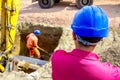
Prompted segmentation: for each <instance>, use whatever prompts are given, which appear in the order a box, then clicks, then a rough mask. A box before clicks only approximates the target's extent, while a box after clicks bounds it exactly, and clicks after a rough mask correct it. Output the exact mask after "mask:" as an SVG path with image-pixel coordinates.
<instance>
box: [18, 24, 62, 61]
mask: <svg viewBox="0 0 120 80" xmlns="http://www.w3.org/2000/svg"><path fill="white" fill-rule="evenodd" d="M36 29H38V30H40V31H41V36H40V37H39V40H38V46H39V47H40V48H42V49H44V50H45V51H47V52H48V53H49V54H52V53H53V52H54V49H55V48H56V47H57V46H58V44H59V39H60V37H61V35H62V32H63V31H62V28H61V27H49V25H46V26H45V25H33V24H31V23H21V25H19V27H18V31H19V34H17V37H16V43H17V44H16V46H17V47H19V55H23V56H29V52H28V49H27V48H26V36H27V35H28V34H29V33H33V32H34V30H36ZM18 39H20V40H19V41H20V42H18ZM39 51H40V53H41V55H44V59H45V60H47V61H49V58H50V56H49V55H48V54H46V53H45V52H44V51H41V50H39ZM17 52H18V50H17ZM17 52H16V53H17Z"/></svg>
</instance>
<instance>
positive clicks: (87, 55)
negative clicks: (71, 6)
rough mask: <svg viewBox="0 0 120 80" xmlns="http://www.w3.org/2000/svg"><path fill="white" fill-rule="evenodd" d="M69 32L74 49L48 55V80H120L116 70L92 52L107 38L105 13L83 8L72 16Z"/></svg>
mask: <svg viewBox="0 0 120 80" xmlns="http://www.w3.org/2000/svg"><path fill="white" fill-rule="evenodd" d="M71 28H72V30H73V34H72V37H73V40H74V43H75V49H73V50H72V51H70V52H67V51H66V50H57V51H55V52H54V53H53V54H52V57H51V61H52V80H120V68H119V67H117V66H114V65H112V64H110V63H109V62H101V61H100V59H99V55H98V54H97V53H95V51H94V50H95V48H96V46H97V44H98V43H99V42H100V41H102V39H103V38H105V37H107V36H108V32H109V26H108V16H107V15H106V13H105V11H104V10H103V9H102V8H101V7H99V6H95V5H91V6H85V7H83V8H82V9H80V10H79V11H78V12H77V13H76V14H75V16H74V19H73V23H72V25H71ZM68 40H69V39H68Z"/></svg>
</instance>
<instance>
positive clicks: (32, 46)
mask: <svg viewBox="0 0 120 80" xmlns="http://www.w3.org/2000/svg"><path fill="white" fill-rule="evenodd" d="M26 39H27V44H26V46H27V48H28V50H29V56H30V57H34V56H36V57H37V58H40V52H39V50H38V49H37V47H38V45H37V43H38V37H37V35H35V34H34V33H30V34H29V35H28V36H27V37H26Z"/></svg>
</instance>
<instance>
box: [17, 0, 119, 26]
mask: <svg viewBox="0 0 120 80" xmlns="http://www.w3.org/2000/svg"><path fill="white" fill-rule="evenodd" d="M93 4H94V5H98V6H100V7H102V8H103V9H104V10H105V12H106V14H107V15H108V17H109V24H110V26H117V27H119V26H120V0H94V3H93ZM78 10H79V9H77V8H76V6H75V1H74V0H62V1H61V2H60V3H57V4H55V5H54V6H53V7H52V8H49V9H41V8H40V7H39V5H38V2H34V3H32V0H21V10H20V14H19V22H20V21H22V22H23V21H26V22H35V23H46V24H52V25H60V26H70V25H71V22H72V20H73V16H74V14H75V13H76V12H77V11H78Z"/></svg>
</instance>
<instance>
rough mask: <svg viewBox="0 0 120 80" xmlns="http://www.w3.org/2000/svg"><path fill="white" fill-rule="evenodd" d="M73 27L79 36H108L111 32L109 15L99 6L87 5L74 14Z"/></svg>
mask: <svg viewBox="0 0 120 80" xmlns="http://www.w3.org/2000/svg"><path fill="white" fill-rule="evenodd" d="M71 28H72V30H73V32H74V33H75V34H76V35H78V36H83V37H107V36H108V32H109V28H108V17H107V15H106V14H105V12H104V11H103V9H102V8H100V7H98V6H95V5H91V6H85V7H83V8H82V9H80V10H79V11H78V12H77V13H76V15H75V16H74V19H73V23H72V25H71Z"/></svg>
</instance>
